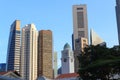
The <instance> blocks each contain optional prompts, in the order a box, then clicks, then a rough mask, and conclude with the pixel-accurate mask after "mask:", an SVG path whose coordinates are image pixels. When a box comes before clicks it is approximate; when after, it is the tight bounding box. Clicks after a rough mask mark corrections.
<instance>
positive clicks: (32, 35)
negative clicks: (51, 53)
mask: <svg viewBox="0 0 120 80" xmlns="http://www.w3.org/2000/svg"><path fill="white" fill-rule="evenodd" d="M37 42H38V31H37V29H36V27H35V25H34V24H28V25H26V26H25V27H23V28H22V41H21V66H20V74H21V76H22V78H23V79H25V80H36V79H37V67H38V66H37Z"/></svg>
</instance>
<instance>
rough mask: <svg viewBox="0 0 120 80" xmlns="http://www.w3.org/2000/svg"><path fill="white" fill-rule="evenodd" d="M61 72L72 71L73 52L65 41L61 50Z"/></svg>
mask: <svg viewBox="0 0 120 80" xmlns="http://www.w3.org/2000/svg"><path fill="white" fill-rule="evenodd" d="M61 64H62V74H66V73H74V54H73V51H72V49H71V48H70V45H69V44H68V43H66V44H65V45H64V48H63V50H62V58H61Z"/></svg>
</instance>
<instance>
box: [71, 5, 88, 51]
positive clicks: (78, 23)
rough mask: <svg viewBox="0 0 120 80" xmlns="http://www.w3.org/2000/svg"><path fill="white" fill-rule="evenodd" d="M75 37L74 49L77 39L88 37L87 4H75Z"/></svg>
mask: <svg viewBox="0 0 120 80" xmlns="http://www.w3.org/2000/svg"><path fill="white" fill-rule="evenodd" d="M73 37H74V50H75V40H76V39H78V38H81V37H85V38H87V39H88V20H87V7H86V5H85V4H83V5H73Z"/></svg>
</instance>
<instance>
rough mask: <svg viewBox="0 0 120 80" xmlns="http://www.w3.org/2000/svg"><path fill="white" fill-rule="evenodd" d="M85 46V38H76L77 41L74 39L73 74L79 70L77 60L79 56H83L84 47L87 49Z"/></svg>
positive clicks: (86, 43) (86, 42)
mask: <svg viewBox="0 0 120 80" xmlns="http://www.w3.org/2000/svg"><path fill="white" fill-rule="evenodd" d="M87 45H88V39H86V38H83V37H81V38H78V39H76V41H75V46H76V47H75V48H76V50H75V51H74V53H75V54H74V57H75V72H78V70H79V65H80V64H79V60H78V56H79V54H83V52H84V48H85V47H87Z"/></svg>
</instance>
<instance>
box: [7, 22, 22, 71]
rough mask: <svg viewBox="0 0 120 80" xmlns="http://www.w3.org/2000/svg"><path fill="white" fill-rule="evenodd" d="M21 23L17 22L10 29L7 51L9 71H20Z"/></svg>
mask: <svg viewBox="0 0 120 80" xmlns="http://www.w3.org/2000/svg"><path fill="white" fill-rule="evenodd" d="M20 34H21V33H20V21H19V20H15V21H14V22H13V24H12V25H11V28H10V35H9V41H8V50H7V71H17V72H18V73H19V70H20Z"/></svg>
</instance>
